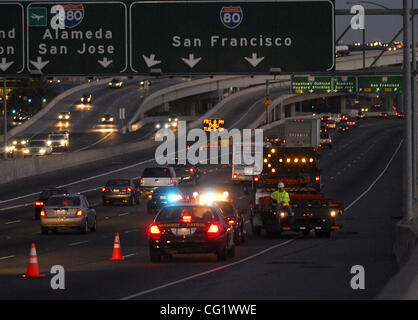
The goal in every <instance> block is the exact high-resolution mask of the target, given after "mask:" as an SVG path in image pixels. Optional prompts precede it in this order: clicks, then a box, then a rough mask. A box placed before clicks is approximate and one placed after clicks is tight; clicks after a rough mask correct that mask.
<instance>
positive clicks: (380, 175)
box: [344, 139, 404, 211]
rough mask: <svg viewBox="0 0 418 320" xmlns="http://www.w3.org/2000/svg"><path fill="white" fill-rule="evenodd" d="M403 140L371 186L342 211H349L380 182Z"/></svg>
mask: <svg viewBox="0 0 418 320" xmlns="http://www.w3.org/2000/svg"><path fill="white" fill-rule="evenodd" d="M403 140H404V139H402V140H401V142H399V145H398V147H397V148H396V150H395V152H394V153H393V154H392V157H391V158H390V160H389V162H388V163H387V165H386V167H385V168H384V169H383V171H382V172H381V173H380V174H379V175H378V176H377V178H376V179H375V180H374V181H373V182H372V184H371V185H370V186H369V187H368V188H367V189H366V191H364V192H363V193H362V194H361V195H359V196H358V197H357V198H356V199H355V200H354V201H353V202H351V203H350V204H349V205H348V206H347V207H346V208H345V210H344V211H347V210H348V209H350V208H351V207H352V206H353V205H354V204H355V203H356V202H357V201H359V200H360V199H361V198H363V196H365V195H366V194H367V193H368V192H369V191H370V190H371V189H372V188H373V186H374V185H375V184H376V183H377V181H379V180H380V178H381V177H382V176H383V175H384V174H385V172H386V170H387V169H388V168H389V166H390V164H391V163H392V161H393V159H394V158H395V156H396V154H397V153H398V151H399V149H400V148H401V145H402V143H403Z"/></svg>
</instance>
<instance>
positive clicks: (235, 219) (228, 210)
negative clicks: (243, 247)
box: [213, 200, 246, 245]
mask: <svg viewBox="0 0 418 320" xmlns="http://www.w3.org/2000/svg"><path fill="white" fill-rule="evenodd" d="M213 204H214V205H215V206H217V207H218V208H219V209H221V212H222V214H223V216H224V217H225V218H226V220H228V223H229V224H230V225H231V226H232V228H233V229H234V242H235V244H236V245H240V244H241V243H244V242H245V240H246V232H245V222H244V217H243V216H242V214H241V212H239V211H238V210H237V209H236V208H235V206H234V205H233V204H232V202H231V201H228V200H225V201H215V202H213Z"/></svg>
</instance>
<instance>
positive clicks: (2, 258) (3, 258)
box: [0, 256, 15, 260]
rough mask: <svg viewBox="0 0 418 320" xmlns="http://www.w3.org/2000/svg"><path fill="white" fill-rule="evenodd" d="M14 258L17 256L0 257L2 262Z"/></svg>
mask: <svg viewBox="0 0 418 320" xmlns="http://www.w3.org/2000/svg"><path fill="white" fill-rule="evenodd" d="M14 257H15V256H7V257H0V260H6V259H10V258H14Z"/></svg>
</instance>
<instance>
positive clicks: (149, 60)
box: [142, 53, 161, 68]
mask: <svg viewBox="0 0 418 320" xmlns="http://www.w3.org/2000/svg"><path fill="white" fill-rule="evenodd" d="M142 58H144V60H145V63H146V64H147V66H148V68H151V67H152V66H155V65H156V64H159V63H161V61H160V60H154V58H155V54H153V53H151V55H150V56H149V58H148V57H146V56H145V55H142Z"/></svg>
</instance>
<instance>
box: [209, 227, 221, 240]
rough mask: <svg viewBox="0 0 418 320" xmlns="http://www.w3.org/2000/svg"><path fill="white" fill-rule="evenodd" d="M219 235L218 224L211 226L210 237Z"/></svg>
mask: <svg viewBox="0 0 418 320" xmlns="http://www.w3.org/2000/svg"><path fill="white" fill-rule="evenodd" d="M218 234H219V227H218V225H217V224H211V225H210V227H209V229H208V236H209V237H215V236H217V235H218Z"/></svg>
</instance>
